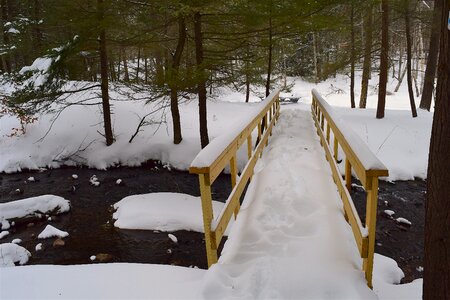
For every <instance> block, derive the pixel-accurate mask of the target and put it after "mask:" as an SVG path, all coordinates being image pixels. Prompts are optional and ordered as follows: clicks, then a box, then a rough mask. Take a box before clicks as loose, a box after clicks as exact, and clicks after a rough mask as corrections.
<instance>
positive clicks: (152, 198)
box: [113, 193, 233, 232]
mask: <svg viewBox="0 0 450 300" xmlns="http://www.w3.org/2000/svg"><path fill="white" fill-rule="evenodd" d="M223 206H224V204H223V203H221V202H217V201H213V211H214V216H215V217H217V216H218V215H219V214H220V212H221V210H222V208H223ZM114 208H115V209H116V212H115V213H114V215H113V218H114V219H116V221H115V222H114V226H116V227H119V228H122V229H144V230H161V231H176V230H190V231H197V232H203V231H204V230H203V217H202V206H201V199H200V197H194V196H191V195H186V194H179V193H151V194H142V195H133V196H128V197H125V198H124V199H122V200H121V201H119V202H117V203H116V204H114ZM232 223H233V220H231V221H230V224H232ZM229 228H230V226H229Z"/></svg>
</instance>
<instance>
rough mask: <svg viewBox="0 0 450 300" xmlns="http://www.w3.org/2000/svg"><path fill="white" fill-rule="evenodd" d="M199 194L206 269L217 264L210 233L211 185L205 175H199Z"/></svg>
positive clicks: (215, 248) (213, 241) (211, 215)
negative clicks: (206, 262)
mask: <svg viewBox="0 0 450 300" xmlns="http://www.w3.org/2000/svg"><path fill="white" fill-rule="evenodd" d="M198 176H199V183H200V194H201V200H202V212H203V228H204V230H205V247H206V258H207V261H208V268H209V267H210V266H211V265H212V264H215V263H216V262H217V243H216V241H215V239H214V236H213V234H212V232H211V221H212V220H213V217H214V216H213V210H212V197H211V185H209V184H208V183H207V182H206V179H205V177H206V175H205V174H199V175H198Z"/></svg>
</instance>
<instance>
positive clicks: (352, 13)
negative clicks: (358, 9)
mask: <svg viewBox="0 0 450 300" xmlns="http://www.w3.org/2000/svg"><path fill="white" fill-rule="evenodd" d="M354 23H355V4H354V1H353V0H352V3H351V11H350V26H351V30H350V31H351V41H350V43H351V44H352V45H351V47H352V48H351V54H350V56H351V57H350V61H351V66H350V106H351V108H355V60H356V53H355V52H356V50H355V24H354Z"/></svg>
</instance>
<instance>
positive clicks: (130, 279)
mask: <svg viewBox="0 0 450 300" xmlns="http://www.w3.org/2000/svg"><path fill="white" fill-rule="evenodd" d="M0 272H1V273H0V276H1V278H2V280H1V283H0V285H1V298H2V299H56V298H58V299H97V300H99V299H108V300H109V299H130V298H133V299H198V290H199V287H200V283H201V280H202V278H203V276H204V274H205V272H206V271H205V270H201V269H193V268H185V267H177V266H168V265H151V264H127V263H110V264H89V265H72V266H56V265H36V266H24V267H20V268H4V269H1V271H0ZM24 283H26V288H24ZM74 283H76V284H74Z"/></svg>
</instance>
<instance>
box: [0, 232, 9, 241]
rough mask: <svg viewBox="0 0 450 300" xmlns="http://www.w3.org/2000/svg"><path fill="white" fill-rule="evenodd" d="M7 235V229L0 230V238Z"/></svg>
mask: <svg viewBox="0 0 450 300" xmlns="http://www.w3.org/2000/svg"><path fill="white" fill-rule="evenodd" d="M7 235H9V231H6V230H5V231H2V232H0V240H1V239H2V238H4V237H6V236H7Z"/></svg>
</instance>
